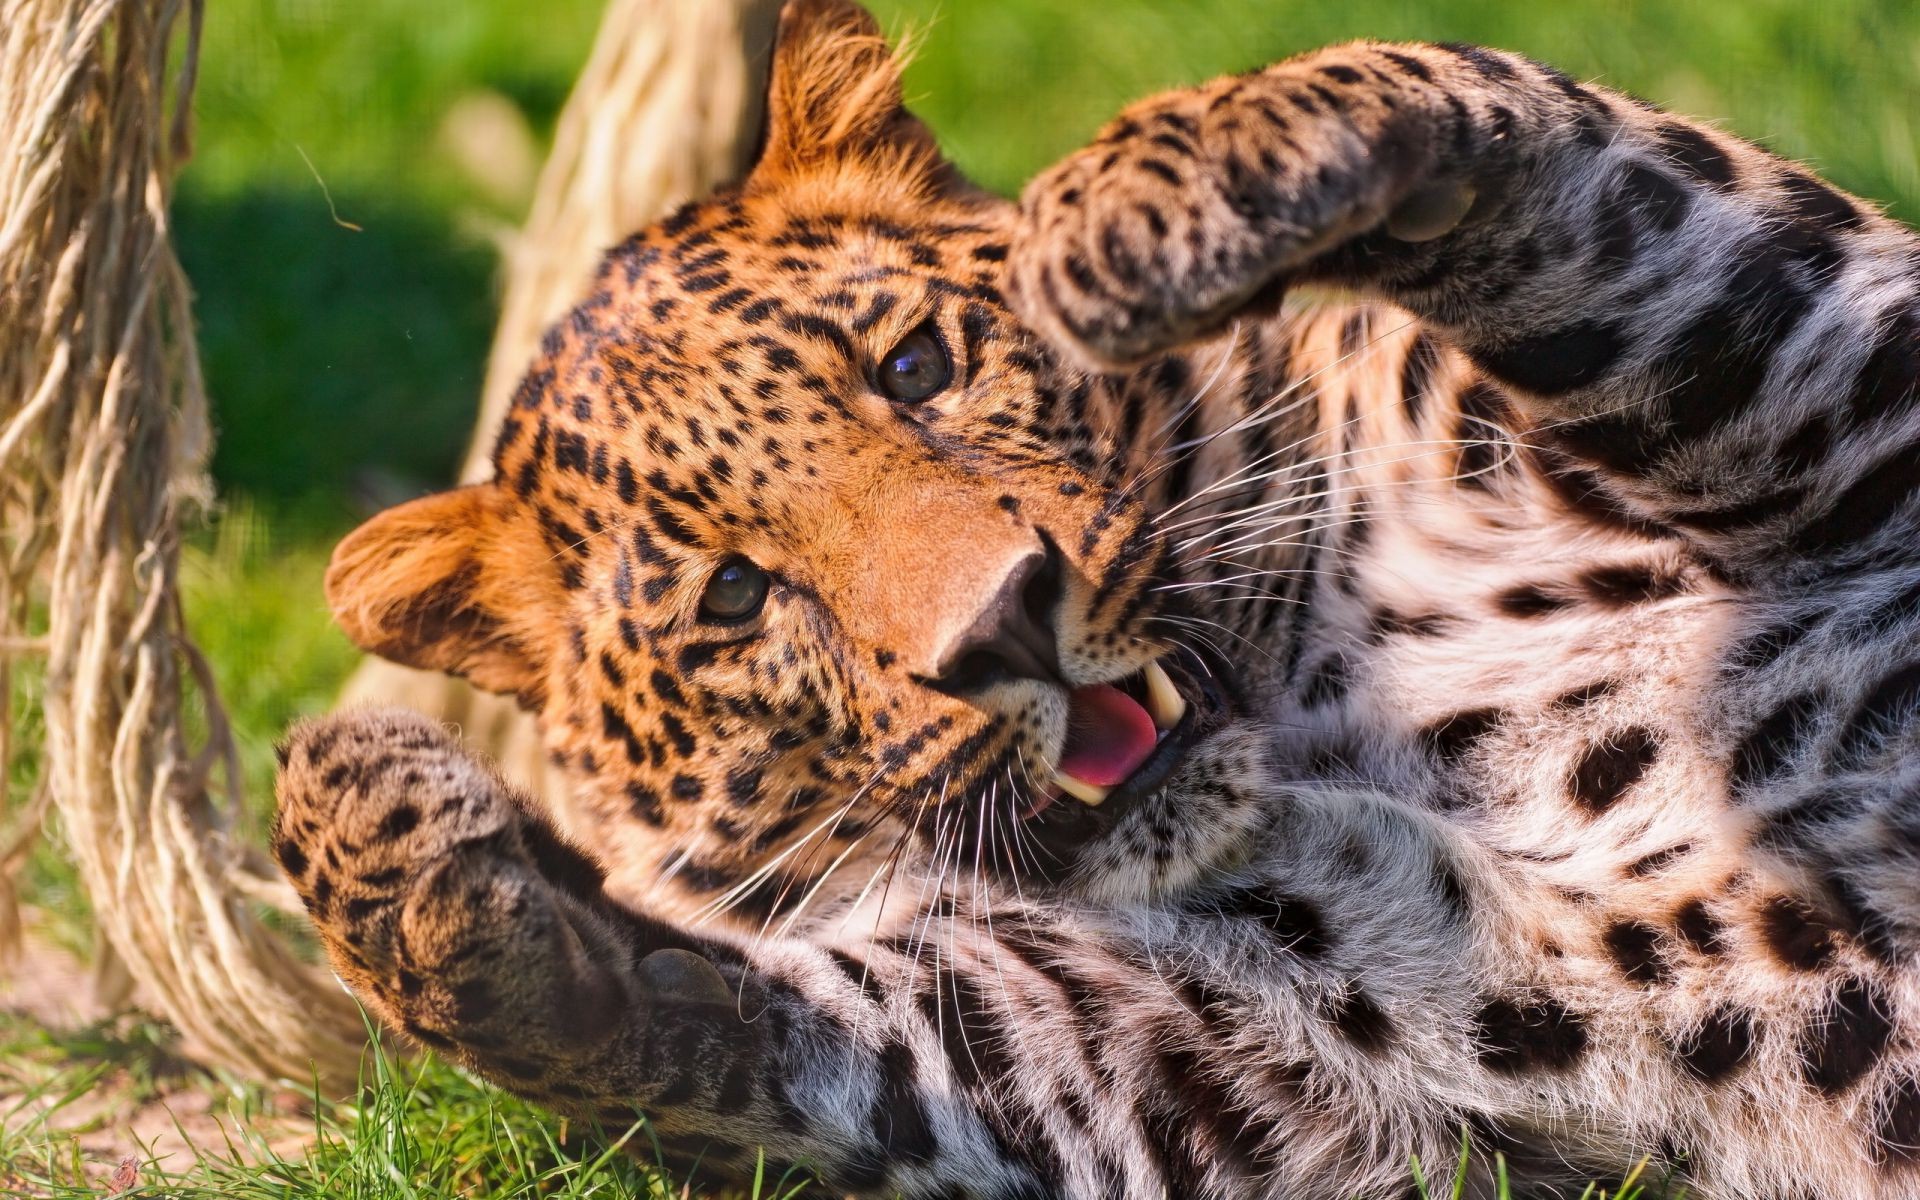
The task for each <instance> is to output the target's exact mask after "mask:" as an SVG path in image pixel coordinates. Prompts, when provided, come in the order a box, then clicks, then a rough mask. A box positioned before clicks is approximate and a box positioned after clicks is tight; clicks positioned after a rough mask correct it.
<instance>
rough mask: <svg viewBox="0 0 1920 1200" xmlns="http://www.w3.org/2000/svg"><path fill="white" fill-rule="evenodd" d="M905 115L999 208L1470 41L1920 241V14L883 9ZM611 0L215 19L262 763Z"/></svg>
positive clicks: (202, 109)
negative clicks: (1380, 48)
mask: <svg viewBox="0 0 1920 1200" xmlns="http://www.w3.org/2000/svg"><path fill="white" fill-rule="evenodd" d="M873 7H874V8H875V10H876V11H877V13H878V14H879V16H880V18H881V20H882V22H883V23H884V24H885V25H886V26H887V28H888V29H889V30H890V31H893V32H895V33H899V32H906V31H912V32H913V34H914V41H915V43H916V44H917V46H918V55H917V58H916V59H915V61H914V64H913V66H912V68H911V69H910V71H909V72H908V86H909V90H910V94H911V98H912V100H913V103H914V105H915V107H916V108H918V110H919V111H920V112H921V113H922V114H923V115H925V116H926V117H927V118H928V119H929V120H930V121H931V122H932V124H933V125H934V127H935V129H936V130H937V131H938V132H939V134H940V136H941V138H942V140H943V141H944V143H945V144H946V145H947V147H948V148H949V149H950V151H951V153H952V154H953V156H954V157H955V158H956V159H957V160H958V161H959V162H960V163H961V164H962V165H963V166H964V167H965V168H966V169H967V170H968V171H969V172H970V173H971V174H972V175H973V176H974V177H975V178H976V179H978V180H979V181H980V182H982V183H984V184H985V185H987V186H989V187H991V188H994V189H996V190H999V191H1001V192H1005V193H1012V192H1015V191H1017V189H1018V188H1019V186H1020V183H1021V181H1022V180H1023V179H1025V178H1026V177H1027V176H1028V175H1029V174H1031V173H1032V172H1034V171H1035V170H1036V169H1038V168H1040V167H1041V166H1043V165H1045V164H1046V163H1047V162H1048V161H1049V160H1051V159H1052V158H1054V157H1055V156H1058V155H1060V154H1062V153H1064V152H1066V151H1068V150H1070V149H1072V148H1073V147H1074V146H1075V145H1077V144H1078V143H1079V142H1080V141H1082V140H1083V139H1084V138H1086V137H1087V135H1088V134H1089V133H1090V132H1092V130H1093V129H1094V128H1095V127H1096V126H1097V125H1099V124H1100V122H1101V121H1102V120H1104V119H1105V118H1106V117H1107V116H1109V115H1110V114H1111V113H1112V112H1113V111H1114V110H1115V109H1116V108H1118V107H1119V106H1120V105H1121V104H1123V103H1125V102H1126V101H1127V100H1129V99H1132V98H1134V97H1137V96H1140V95H1142V94H1144V93H1147V92H1149V91H1152V90H1155V89H1159V88H1163V87H1167V86H1170V85H1175V84H1180V83H1184V82H1192V81H1198V80H1201V79H1204V78H1207V77H1209V76H1211V75H1215V74H1218V73H1221V72H1225V71H1233V70H1239V69H1243V68H1246V67H1251V66H1254V65H1257V64H1259V63H1263V62H1266V61H1269V60H1272V59H1275V58H1279V57H1283V56H1285V55H1287V54H1290V53H1293V52H1295V51H1298V50H1302V49H1306V48H1310V47H1313V46H1316V45H1321V44H1324V43H1327V42H1332V41H1337V40H1341V39H1345V38H1352V37H1363V36H1364V37H1382V38H1431V39H1460V40H1468V41H1479V42H1487V43H1492V44H1497V45H1501V46H1506V47H1510V48H1513V49H1517V50H1522V51H1525V52H1528V53H1531V54H1533V55H1535V56H1538V57H1540V58H1544V59H1547V60H1549V61H1552V62H1554V63H1556V64H1558V65H1559V66H1561V67H1563V68H1565V69H1566V70H1568V71H1570V72H1572V73H1573V74H1575V75H1577V76H1580V77H1582V78H1587V79H1594V80H1599V81H1601V82H1604V83H1608V84H1613V85H1616V86H1620V87H1624V88H1628V89H1630V90H1633V91H1635V92H1638V93H1640V94H1642V95H1645V96H1647V97H1650V98H1652V99H1654V100H1657V101H1660V102H1662V103H1664V104H1667V105H1670V106H1672V107H1675V108H1678V109H1680V110H1684V111H1686V112H1688V113H1691V114H1695V115H1699V116H1704V117H1708V118H1711V119H1714V120H1717V121H1720V122H1722V123H1724V124H1725V125H1726V126H1727V127H1729V128H1731V129H1733V130H1735V131H1737V132H1739V133H1741V134H1744V135H1746V136H1748V137H1753V138H1757V139H1759V140H1762V141H1764V142H1766V143H1768V144H1769V145H1771V146H1773V147H1774V148H1775V149H1777V150H1779V151H1780V152H1782V153H1784V154H1787V155H1790V156H1793V157H1796V158H1804V159H1808V160H1811V161H1812V162H1814V163H1816V164H1817V165H1818V166H1820V167H1821V168H1822V169H1823V170H1824V171H1825V172H1826V173H1827V174H1828V175H1829V176H1831V177H1832V178H1834V179H1835V180H1837V181H1838V182H1839V183H1841V184H1842V185H1844V186H1845V187H1847V188H1850V189H1852V190H1854V191H1856V192H1859V193H1861V194H1863V195H1865V196H1868V197H1871V198H1873V199H1876V200H1878V201H1881V202H1883V203H1885V204H1887V205H1888V206H1889V207H1890V208H1891V209H1892V210H1893V211H1894V212H1895V213H1896V214H1899V215H1902V216H1906V217H1908V218H1909V219H1911V218H1914V217H1916V216H1920V129H1916V125H1915V122H1916V120H1917V119H1920V116H1917V114H1920V4H1915V3H1913V2H1912V0H1823V2H1819V3H1816V2H1815V0H1690V2H1684V3H1674V2H1672V0H1662V2H1644V3H1643V2H1640V0H1423V2H1415V0H1341V2H1339V3H1332V4H1327V3H1314V4H1308V3H1301V2H1298V0H1098V2H1093V0H998V2H990V0H946V2H945V3H933V2H930V0H875V2H874V4H873ZM598 13H599V4H598V3H597V2H596V0H543V2H541V3H528V2H526V0H355V2H352V3H348V2H346V0H214V2H213V3H210V4H209V5H208V6H207V28H206V37H205V43H204V50H203V55H202V67H201V71H202V74H201V82H200V86H199V93H198V101H197V106H196V107H197V115H198V155H197V157H196V159H195V161H194V162H193V163H192V164H191V166H190V167H189V169H188V171H187V173H186V174H185V176H184V177H183V178H182V180H181V182H180V187H179V192H178V197H177V217H176V220H177V226H178V230H179V239H180V247H181V252H182V255H183V257H184V259H185V262H186V266H187V270H188V272H189V274H190V275H191V277H192V279H193V282H194V285H195V288H196V290H197V292H198V313H199V320H200V326H201V328H200V333H201V344H202V347H203V350H204V353H205V357H206V367H207V374H208V379H209V382H210V387H211V390H212V394H213V399H214V405H215V413H216V419H217V422H218V426H219V442H218V450H217V453H216V455H215V459H214V473H215V475H216V477H217V481H218V484H219V486H220V490H221V494H222V496H223V500H224V503H225V505H226V511H227V514H228V515H227V517H226V518H225V519H224V520H223V521H222V523H221V526H220V527H219V528H218V529H216V530H214V531H210V532H208V533H206V534H204V535H203V536H202V537H201V538H200V540H199V542H198V543H197V545H196V547H195V550H194V553H193V555H192V556H191V558H190V561H189V579H190V584H191V587H192V594H191V595H190V597H189V612H190V614H191V616H192V620H193V623H194V625H195V627H196V629H197V631H198V633H199V635H200V637H201V639H202V640H203V642H204V644H205V645H206V648H207V650H208V652H209V655H210V657H211V658H212V660H213V661H214V663H215V665H216V667H217V669H218V672H219V675H220V677H221V680H222V682H223V685H224V688H225V692H226V695H227V699H228V701H229V703H230V705H231V706H232V708H233V709H234V715H235V717H236V719H237V722H238V727H239V730H240V733H241V735H242V737H243V739H244V740H245V745H246V761H247V763H248V767H249V774H250V776H252V778H251V779H250V781H249V782H250V783H251V784H252V785H253V786H252V789H251V790H252V793H253V794H254V795H255V796H264V795H265V791H264V788H265V784H266V778H267V776H266V773H267V769H268V767H267V764H268V761H269V757H268V749H267V748H268V745H269V744H270V742H271V739H272V738H273V736H274V734H275V733H276V732H277V731H278V730H279V729H280V728H281V727H282V726H283V725H284V724H285V723H286V722H287V721H288V720H290V719H291V718H293V717H294V716H295V715H297V714H298V713H300V712H302V711H306V710H309V709H312V708H316V707H319V706H322V705H324V704H325V702H326V700H327V698H328V697H329V696H330V695H331V693H332V690H333V689H334V688H335V687H336V686H337V685H338V683H339V682H340V680H341V679H342V678H343V677H344V673H345V672H346V671H347V670H348V669H349V668H350V666H351V664H352V662H353V656H352V654H351V652H350V651H349V649H348V647H347V646H346V644H345V643H344V641H342V640H341V639H340V638H339V636H338V635H337V634H335V633H334V632H333V631H332V629H331V627H330V626H329V624H328V622H327V619H326V614H325V611H324V609H323V607H322V604H321V600H320V592H319V572H320V569H321V566H322V564H323V563H324V560H325V555H326V552H327V549H328V547H329V546H330V545H331V542H332V541H333V540H334V539H335V538H337V537H338V536H339V535H340V534H341V533H342V532H344V531H345V529H347V528H348V527H349V526H350V525H351V524H352V523H353V522H354V521H355V520H356V519H357V518H358V517H359V516H361V515H364V513H365V512H367V511H370V509H371V508H373V507H377V506H379V505H382V504H384V503H390V502H392V501H393V500H396V499H400V498H404V497H406V496H410V495H413V494H417V493H419V492H421V491H424V490H427V489H430V488H433V487H437V486H440V485H442V484H444V483H446V482H447V481H448V480H450V478H451V477H452V473H453V471H454V468H455V464H456V462H457V460H458V458H459V456H460V453H461V450H462V448H463V446H464V444H465V441H466V439H467V436H468V435H469V433H470V432H471V430H470V425H471V420H472V413H473V408H474V404H475V401H476V397H477V393H478V389H479V384H480V378H481V372H482V364H483V362H484V357H485V351H486V344H487V339H488V337H489V334H490V331H491V326H492V321H493V316H494V278H495V263H496V256H495V253H494V249H493V246H494V241H493V238H494V235H495V234H497V233H498V232H499V231H501V230H503V229H506V228H510V227H511V226H512V225H513V224H514V223H516V222H517V221H518V219H519V218H520V215H521V211H520V210H521V206H522V205H523V204H524V202H525V195H526V192H525V188H526V185H527V183H528V182H529V179H530V175H531V171H532V169H533V166H534V164H535V163H537V160H538V157H539V155H540V154H541V153H542V152H543V151H544V146H545V140H546V138H547V137H548V134H549V131H550V129H551V126H552V123H553V119H554V117H555V115H556V114H557V112H558V110H559V108H560V105H561V104H562V102H563V101H564V100H565V97H566V94H567V90H568V88H569V86H570V85H571V81H572V78H573V75H574V73H575V71H576V70H577V68H578V66H579V64H580V63H581V62H582V61H583V59H584V57H585V54H586V51H587V47H588V44H589V42H590V40H591V38H592V35H593V30H594V26H595V22H596V20H597V17H598Z"/></svg>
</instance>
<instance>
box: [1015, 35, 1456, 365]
mask: <svg viewBox="0 0 1920 1200" xmlns="http://www.w3.org/2000/svg"><path fill="white" fill-rule="evenodd" d="M1395 55H1397V56H1398V58H1399V59H1400V60H1403V61H1404V62H1415V61H1416V60H1415V59H1413V58H1412V57H1411V56H1410V55H1409V54H1406V53H1401V52H1399V51H1395V50H1391V49H1389V48H1385V47H1374V46H1356V47H1346V48H1341V49H1339V50H1334V51H1327V52H1322V53H1321V54H1318V55H1313V56H1310V57H1308V58H1305V59H1296V60H1293V61H1292V62H1288V63H1282V64H1280V65H1278V66H1276V67H1272V68H1269V69H1268V70H1266V71H1262V72H1257V73H1255V74H1251V75H1245V76H1236V77H1232V78H1228V79H1222V80H1218V81H1216V82H1214V83H1211V84H1208V85H1206V86H1204V87H1201V88H1196V89H1192V90H1188V91H1180V92H1173V93H1169V94H1167V95H1165V96H1160V97H1156V98H1153V99H1150V100H1147V101H1144V102H1142V103H1140V104H1136V105H1134V106H1132V107H1131V108H1129V109H1127V110H1126V111H1125V112H1123V113H1122V114H1121V115H1120V117H1119V118H1118V119H1117V120H1115V121H1114V122H1113V123H1112V124H1110V125H1109V126H1107V127H1106V129H1105V130H1103V131H1102V133H1101V134H1100V136H1099V137H1098V138H1097V139H1096V140H1095V141H1094V143H1093V144H1092V145H1090V146H1088V147H1086V148H1085V149H1083V150H1080V151H1078V152H1076V153H1074V154H1072V155H1070V156H1069V157H1068V158H1067V159H1066V160H1065V161H1063V162H1061V163H1059V164H1058V165H1057V166H1055V167H1053V168H1052V169H1050V170H1048V171H1046V172H1045V173H1043V174H1041V175H1040V176H1039V177H1038V178H1036V179H1035V180H1034V181H1033V182H1032V183H1031V184H1030V185H1029V186H1028V187H1027V189H1026V191H1025V193H1024V194H1023V196H1022V198H1021V211H1020V222H1019V227H1018V230H1017V232H1016V234H1015V237H1014V239H1013V244H1012V249H1011V250H1010V252H1009V254H1008V259H1007V262H1008V293H1009V298H1010V300H1011V302H1012V303H1013V305H1014V307H1015V309H1016V311H1018V312H1019V313H1020V315H1021V317H1022V318H1023V319H1024V320H1026V321H1027V322H1028V323H1029V324H1030V325H1031V326H1033V327H1034V328H1035V329H1036V330H1037V331H1039V332H1040V333H1041V334H1042V335H1043V336H1045V337H1047V338H1048V339H1049V340H1050V341H1052V342H1053V343H1054V344H1055V345H1056V346H1058V347H1060V348H1061V349H1062V350H1064V351H1066V352H1067V353H1069V354H1071V355H1073V356H1074V357H1076V358H1078V359H1081V360H1083V361H1084V362H1086V363H1087V364H1088V365H1090V366H1093V367H1095V368H1101V369H1104V368H1112V367H1116V366H1125V365H1127V364H1130V363H1135V362H1138V361H1140V360H1142V359H1144V358H1148V357H1150V356H1152V355H1154V354H1157V353H1160V352H1162V351H1165V350H1169V349H1172V348H1174V347H1175V346H1177V345H1179V344H1181V343H1184V342H1188V341H1192V340H1194V339H1196V338H1198V337H1201V336H1204V335H1206V334H1209V333H1211V332H1213V331H1214V330H1216V329H1218V328H1219V327H1221V326H1222V325H1223V324H1224V323H1226V322H1227V321H1228V320H1230V319H1231V318H1232V317H1233V316H1234V315H1235V314H1236V313H1237V312H1239V311H1240V310H1241V309H1243V308H1245V307H1248V306H1250V305H1261V304H1268V303H1271V302H1273V301H1275V300H1277V299H1278V297H1279V295H1280V293H1281V292H1283V291H1284V289H1285V287H1286V285H1287V283H1288V282H1289V281H1290V278H1291V277H1292V276H1293V275H1294V274H1295V273H1296V272H1298V271H1300V270H1301V268H1303V267H1304V266H1306V265H1307V264H1309V263H1311V262H1313V261H1314V260H1315V259H1316V258H1318V257H1319V256H1322V255H1324V254H1326V253H1328V252H1329V251H1331V250H1333V249H1335V248H1336V247H1339V246H1341V245H1343V244H1344V243H1347V242H1350V241H1351V240H1352V239H1354V238H1356V237H1357V236H1359V235H1362V234H1366V233H1368V232H1370V231H1373V230H1375V229H1383V230H1384V231H1385V233H1386V234H1387V235H1388V237H1390V238H1392V239H1396V240H1398V241H1401V242H1404V243H1421V242H1429V241H1432V240H1434V239H1437V238H1440V237H1443V236H1445V235H1446V234H1447V233H1449V232H1451V231H1452V230H1453V229H1454V228H1456V227H1457V226H1458V225H1460V223H1461V222H1462V220H1463V219H1464V218H1465V217H1466V216H1467V214H1468V211H1469V210H1470V209H1472V208H1473V207H1474V203H1475V198H1476V189H1475V186H1474V183H1473V181H1472V180H1471V178H1470V177H1468V176H1467V175H1465V174H1454V173H1452V169H1451V166H1450V165H1448V164H1445V163H1443V162H1442V161H1441V160H1442V151H1441V150H1440V149H1439V147H1440V146H1442V145H1444V144H1447V143H1445V142H1444V140H1443V135H1444V134H1445V130H1446V123H1447V120H1448V119H1449V118H1448V112H1449V109H1448V107H1447V105H1446V104H1445V102H1444V95H1443V93H1442V92H1441V91H1440V90H1438V89H1437V88H1435V87H1434V86H1432V85H1431V83H1430V82H1422V81H1421V80H1419V79H1418V78H1417V77H1415V76H1410V75H1409V74H1408V73H1407V71H1406V70H1405V69H1404V67H1403V69H1402V70H1400V71H1399V72H1397V73H1396V72H1390V71H1389V70H1387V69H1383V67H1391V66H1392V65H1393V62H1392V60H1393V58H1394V56H1395ZM1376 60H1377V61H1376ZM1422 70H1426V69H1425V68H1424V66H1423V67H1422ZM1426 74H1427V76H1428V79H1429V80H1431V79H1432V78H1434V77H1435V76H1434V72H1433V71H1426Z"/></svg>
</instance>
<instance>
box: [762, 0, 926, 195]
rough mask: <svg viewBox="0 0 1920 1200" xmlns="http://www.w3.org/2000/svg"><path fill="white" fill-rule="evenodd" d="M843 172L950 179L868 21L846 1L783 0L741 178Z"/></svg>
mask: <svg viewBox="0 0 1920 1200" xmlns="http://www.w3.org/2000/svg"><path fill="white" fill-rule="evenodd" d="M850 166H851V167H859V168H866V170H863V171H861V172H860V173H861V174H864V175H868V176H870V177H874V176H877V177H881V178H891V179H894V180H900V181H905V182H910V183H913V182H921V183H936V184H938V183H944V182H946V181H947V179H948V178H949V176H951V175H952V169H951V168H950V167H948V166H947V165H946V163H945V161H944V160H943V159H942V158H941V156H940V150H939V147H938V146H937V145H935V143H934V140H933V135H932V134H931V133H929V132H928V131H927V127H926V126H925V125H922V124H921V123H920V121H919V119H918V118H917V117H915V116H914V115H913V114H912V113H910V112H908V111H907V110H906V107H905V105H904V104H903V102H902V100H901V93H900V61H899V60H898V59H897V58H895V57H894V55H893V52H892V50H890V49H889V48H888V46H887V40H886V38H885V37H883V36H882V35H881V33H880V26H879V24H878V23H877V22H876V21H875V20H874V19H873V15H872V14H871V13H869V12H867V10H866V9H864V8H862V7H860V6H859V5H858V4H855V3H853V0H787V3H786V5H785V6H784V7H783V8H782V9H781V10H780V26H779V32H778V34H776V36H775V39H774V46H773V68H772V78H771V81H770V83H769V85H768V89H767V114H766V131H765V135H764V138H763V141H762V145H761V151H760V157H759V160H758V162H757V163H756V164H755V166H754V168H753V173H752V174H751V175H750V176H749V182H750V183H758V184H766V183H770V182H780V181H784V180H788V179H791V178H793V177H794V176H799V175H807V174H812V173H827V172H834V171H839V170H843V169H844V168H847V167H850Z"/></svg>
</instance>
